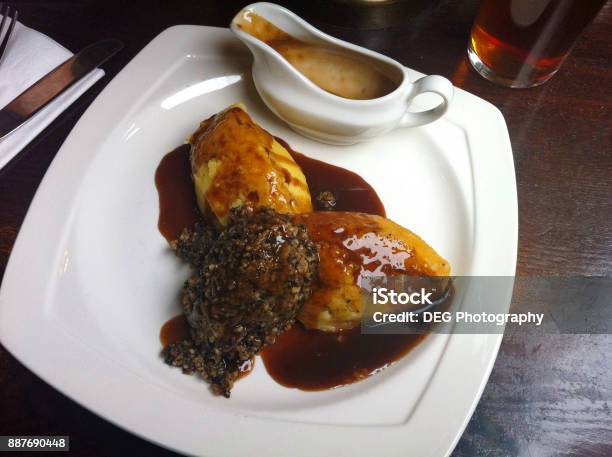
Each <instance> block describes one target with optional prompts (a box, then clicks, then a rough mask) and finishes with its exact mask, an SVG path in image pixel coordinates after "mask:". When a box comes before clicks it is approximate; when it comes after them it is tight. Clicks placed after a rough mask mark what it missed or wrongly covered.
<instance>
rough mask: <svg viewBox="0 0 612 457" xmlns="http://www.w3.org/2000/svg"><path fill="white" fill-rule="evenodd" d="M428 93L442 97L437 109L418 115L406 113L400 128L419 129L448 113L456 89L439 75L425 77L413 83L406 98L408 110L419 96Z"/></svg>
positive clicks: (418, 113) (421, 112)
mask: <svg viewBox="0 0 612 457" xmlns="http://www.w3.org/2000/svg"><path fill="white" fill-rule="evenodd" d="M427 92H433V93H435V94H438V95H439V96H440V97H442V102H441V103H440V104H439V105H438V106H436V107H435V108H431V109H428V110H426V111H420V112H417V113H411V112H409V111H406V113H404V116H403V117H402V118H401V120H400V122H399V127H417V126H419V125H424V124H429V123H430V122H433V121H435V120H436V119H438V118H440V117H441V116H442V115H444V113H446V111H447V110H448V107H449V106H450V103H451V101H452V99H453V93H454V87H453V84H452V83H451V82H450V81H449V80H448V79H446V78H443V77H442V76H438V75H430V76H424V77H422V78H420V79H417V80H416V81H415V82H414V83H413V85H412V88H411V90H410V92H409V93H408V96H407V97H406V108H407V107H408V106H410V103H411V102H412V100H413V99H414V98H415V97H416V96H417V95H420V94H424V93H427Z"/></svg>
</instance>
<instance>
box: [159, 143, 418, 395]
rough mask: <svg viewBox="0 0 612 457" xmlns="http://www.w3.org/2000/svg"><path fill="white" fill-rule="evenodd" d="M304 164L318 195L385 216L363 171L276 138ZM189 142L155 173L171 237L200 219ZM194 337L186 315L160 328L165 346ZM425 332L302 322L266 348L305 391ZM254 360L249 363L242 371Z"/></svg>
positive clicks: (277, 372) (278, 369)
mask: <svg viewBox="0 0 612 457" xmlns="http://www.w3.org/2000/svg"><path fill="white" fill-rule="evenodd" d="M277 140H278V141H280V142H281V143H282V144H283V146H285V147H287V150H288V151H289V152H290V153H291V155H292V156H293V158H294V159H295V161H296V162H297V163H298V165H299V166H300V167H301V168H302V170H303V172H304V175H305V176H306V180H307V181H308V186H309V188H310V191H311V194H312V197H313V200H314V199H315V197H316V196H317V195H318V193H319V192H321V191H331V192H333V193H334V194H335V196H336V198H337V205H336V206H335V208H334V209H335V210H340V211H356V212H365V213H369V214H377V215H380V216H385V208H384V205H383V203H382V202H381V200H380V198H379V197H378V195H377V194H376V191H375V190H374V189H373V188H372V186H370V185H369V184H368V183H367V182H366V181H365V180H364V179H363V178H362V177H361V176H359V175H358V174H356V173H354V172H352V171H349V170H346V169H344V168H341V167H337V166H334V165H331V164H328V163H325V162H322V161H319V160H316V159H311V158H309V157H306V156H305V155H303V154H300V153H299V152H296V151H293V150H292V149H291V148H289V147H288V145H287V144H286V143H285V142H284V141H282V140H279V139H278V138H277ZM190 173H191V167H190V164H189V146H188V145H183V146H180V147H179V148H177V149H175V150H173V151H171V152H169V153H168V154H167V155H166V156H165V157H164V158H163V159H162V161H161V162H160V164H159V166H158V168H157V172H156V174H155V183H156V186H157V190H158V193H159V202H160V216H159V223H158V227H159V230H160V232H161V233H162V235H163V236H164V237H165V238H166V239H167V240H172V239H174V238H175V237H176V236H177V235H178V234H179V233H180V232H181V231H182V230H183V229H184V228H186V227H190V226H191V225H193V223H195V221H196V220H197V218H198V212H197V204H196V198H195V195H194V191H193V182H192V179H191V174H190ZM188 336H189V327H188V325H187V322H186V320H185V318H184V316H177V317H174V318H172V319H170V320H169V321H168V322H166V323H165V324H164V326H163V327H162V328H161V331H160V341H161V343H162V345H163V346H166V345H168V344H171V343H174V342H180V341H182V340H184V339H186V338H187V337H188ZM424 338H425V335H362V334H361V330H360V328H359V327H357V328H354V329H352V330H345V331H343V332H338V333H326V332H322V331H319V330H307V329H305V328H304V327H303V326H302V325H301V324H300V323H299V322H297V323H296V324H295V325H294V326H293V327H292V328H291V329H290V330H288V331H287V332H285V333H283V334H282V335H281V336H280V337H279V339H278V340H277V341H276V343H274V344H273V345H270V346H268V347H266V348H265V349H264V350H263V352H262V353H261V356H262V360H263V362H264V365H265V367H266V369H267V371H268V373H269V374H270V375H271V376H272V378H273V379H274V380H275V381H277V382H278V383H279V384H282V385H284V386H287V387H295V388H299V389H302V390H323V389H328V388H332V387H337V386H341V385H345V384H350V383H352V382H355V381H358V380H360V379H363V378H365V377H367V376H369V375H371V374H374V373H376V372H377V371H379V370H381V369H383V368H385V367H386V366H388V365H389V364H391V363H393V362H394V361H396V360H398V359H400V358H401V357H402V356H404V355H405V354H406V353H408V352H409V351H410V350H411V349H412V348H414V347H415V346H416V345H418V344H419V343H420V342H421V341H422V340H423V339H424ZM253 363H254V362H248V363H246V362H245V369H244V371H243V373H244V374H243V376H245V375H247V374H248V373H249V372H250V370H251V369H252V366H253Z"/></svg>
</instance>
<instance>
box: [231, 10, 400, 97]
mask: <svg viewBox="0 0 612 457" xmlns="http://www.w3.org/2000/svg"><path fill="white" fill-rule="evenodd" d="M236 25H237V26H238V27H239V28H240V29H241V30H243V31H244V32H246V33H248V34H249V35H252V36H253V37H255V38H257V39H258V40H260V41H263V42H264V43H266V44H267V45H269V46H270V47H271V48H273V49H274V50H275V51H276V52H278V53H279V54H280V55H281V56H283V58H284V59H285V60H286V61H287V62H289V63H290V64H291V65H292V66H293V67H294V68H295V69H296V70H297V71H299V72H300V73H302V74H303V75H304V76H306V77H307V78H308V79H309V80H311V81H312V82H313V83H315V84H316V85H317V86H319V87H320V88H321V89H323V90H325V91H327V92H329V93H332V94H334V95H337V96H339V97H343V98H349V99H354V100H369V99H373V98H379V97H383V96H385V95H387V94H389V93H391V92H393V91H394V90H395V89H396V88H397V86H398V83H397V82H395V81H394V80H393V79H391V78H390V77H389V76H387V75H385V74H384V73H383V72H382V71H380V70H379V69H377V68H376V67H375V65H376V64H377V62H375V61H374V60H373V59H371V60H370V59H368V58H367V57H364V56H362V55H360V54H358V53H356V52H350V51H347V50H345V49H340V48H337V47H331V46H327V45H322V44H316V43H307V42H305V41H301V40H299V39H297V38H295V37H293V36H291V35H289V34H288V33H285V32H284V31H282V30H281V29H279V28H278V27H276V26H275V25H274V24H272V23H271V22H270V21H268V20H267V19H264V18H263V17H261V16H259V15H257V14H256V13H254V12H252V11H249V10H244V11H242V13H241V14H240V17H239V18H238V20H237V21H236Z"/></svg>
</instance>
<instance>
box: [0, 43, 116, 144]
mask: <svg viewBox="0 0 612 457" xmlns="http://www.w3.org/2000/svg"><path fill="white" fill-rule="evenodd" d="M121 48H123V43H122V42H121V41H119V40H115V39H108V40H102V41H98V42H97V43H94V44H92V45H90V46H87V47H86V48H85V49H83V50H82V51H81V52H79V53H77V54H75V55H74V56H72V57H71V58H69V59H68V60H66V61H65V62H64V63H62V64H60V65H59V66H57V67H56V68H54V69H53V70H51V71H50V72H49V73H47V74H46V75H45V76H43V77H42V78H40V79H39V80H38V81H36V82H35V83H34V84H32V85H31V86H30V87H29V88H27V89H26V90H25V91H23V92H22V93H21V94H20V95H18V96H17V98H15V99H14V100H13V101H11V102H9V104H8V105H6V106H5V107H4V108H2V109H1V110H0V140H1V139H2V138H4V137H5V136H7V135H8V134H9V133H11V132H13V131H14V130H16V129H17V128H18V127H20V126H21V125H23V124H24V123H25V122H26V121H27V120H28V119H30V118H31V117H32V116H34V115H35V114H36V113H37V112H39V111H40V110H41V109H43V108H44V107H45V106H47V105H48V104H49V103H50V102H51V101H53V100H54V99H55V98H56V97H58V96H59V95H61V94H62V93H63V92H64V91H65V90H66V89H68V88H69V87H70V86H72V85H73V84H74V83H76V82H77V81H79V80H80V79H81V78H82V77H83V76H86V75H87V74H89V72H91V71H92V70H94V69H95V68H96V67H98V66H99V65H102V64H103V63H104V62H106V61H107V60H108V59H109V58H111V57H112V56H113V55H115V54H116V53H117V52H118V51H119V50H121Z"/></svg>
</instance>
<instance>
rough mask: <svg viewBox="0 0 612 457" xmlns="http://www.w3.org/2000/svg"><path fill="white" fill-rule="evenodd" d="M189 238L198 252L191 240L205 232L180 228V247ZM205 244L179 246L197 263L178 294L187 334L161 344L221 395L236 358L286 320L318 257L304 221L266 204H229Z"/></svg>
mask: <svg viewBox="0 0 612 457" xmlns="http://www.w3.org/2000/svg"><path fill="white" fill-rule="evenodd" d="M189 240H194V243H193V248H192V250H193V251H194V252H197V251H200V252H201V248H200V247H199V246H198V243H199V242H198V240H201V241H202V242H203V243H207V242H208V237H207V236H202V237H200V236H189V235H186V237H185V239H184V240H183V242H184V244H183V245H182V248H181V249H183V250H185V249H187V245H188V244H189ZM209 246H210V247H209V248H208V250H207V252H206V253H205V254H204V255H203V257H202V259H201V260H197V259H196V260H194V258H193V256H192V255H190V254H189V253H185V252H183V253H182V254H179V255H181V257H183V258H185V259H189V261H190V263H191V264H192V265H197V266H198V270H197V273H196V274H195V275H193V276H192V277H190V278H189V279H188V280H187V281H186V282H185V286H184V289H183V297H182V305H183V311H184V313H185V316H186V317H187V321H188V322H189V326H190V328H191V337H192V339H191V340H190V341H184V342H182V343H178V344H173V345H170V346H168V347H166V348H165V349H164V351H163V355H164V359H165V361H166V363H168V364H170V365H173V366H177V367H181V368H182V369H183V371H184V372H186V373H194V372H197V373H199V374H200V375H201V376H202V377H203V378H204V379H206V380H207V381H208V382H210V383H211V385H212V389H213V391H214V392H215V393H217V394H222V395H224V396H226V397H229V395H230V390H231V388H232V385H233V383H234V381H235V380H236V379H237V378H238V377H239V375H240V367H241V365H242V364H243V363H244V362H245V361H247V360H249V359H251V358H252V357H253V356H254V355H255V354H257V353H259V352H260V351H261V349H262V348H263V347H264V346H265V345H266V344H271V343H273V342H274V341H275V340H276V337H277V336H278V335H279V334H280V333H281V332H283V331H285V330H287V329H288V328H289V327H291V325H292V324H293V323H294V321H295V318H296V315H297V313H298V312H299V310H300V308H301V307H302V305H303V304H304V302H305V301H306V300H307V298H308V297H309V296H310V294H311V290H312V286H313V282H314V279H315V278H316V276H317V273H318V264H319V258H318V253H317V248H316V246H315V244H314V243H313V242H312V241H311V240H310V237H309V236H308V232H307V231H306V229H305V227H304V226H302V225H296V224H293V223H291V222H290V220H289V216H286V215H281V214H278V213H276V212H275V211H273V210H272V209H269V208H259V209H256V210H253V209H250V208H247V207H242V208H238V209H233V210H232V211H231V213H230V217H229V222H228V225H227V227H226V228H225V230H224V231H222V232H221V234H220V235H219V236H218V238H217V239H216V240H214V241H213V242H212V243H209ZM187 250H188V249H187ZM177 253H178V249H177Z"/></svg>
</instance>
